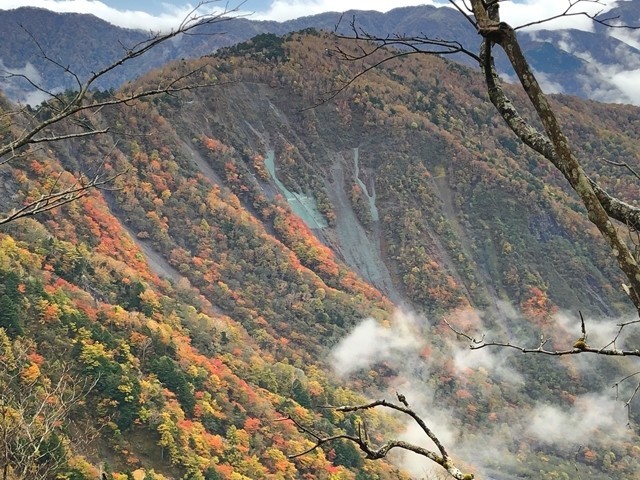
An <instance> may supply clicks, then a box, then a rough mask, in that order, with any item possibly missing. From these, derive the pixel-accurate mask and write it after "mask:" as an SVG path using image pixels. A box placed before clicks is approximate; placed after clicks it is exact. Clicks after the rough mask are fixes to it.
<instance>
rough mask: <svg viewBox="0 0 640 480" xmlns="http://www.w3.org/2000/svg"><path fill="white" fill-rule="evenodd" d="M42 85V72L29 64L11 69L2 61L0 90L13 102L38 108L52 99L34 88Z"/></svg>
mask: <svg viewBox="0 0 640 480" xmlns="http://www.w3.org/2000/svg"><path fill="white" fill-rule="evenodd" d="M27 78H28V79H29V82H31V83H32V84H33V85H40V84H41V83H42V76H41V75H40V72H38V70H37V69H36V68H35V67H34V66H33V65H32V64H31V63H29V62H27V64H26V65H25V66H24V67H22V68H9V67H7V66H6V65H5V64H4V62H3V61H2V59H0V90H2V91H3V92H4V93H5V94H6V95H7V96H8V97H9V98H11V99H12V100H13V101H15V102H18V103H20V104H22V105H31V106H36V105H39V104H40V103H42V102H44V101H45V100H48V99H49V98H51V95H49V94H48V93H46V92H43V91H42V90H38V89H36V88H33V86H32V85H30V84H29V82H27V80H26V79H27ZM60 90H61V89H53V90H52V91H51V92H50V93H53V94H56V93H59V92H60Z"/></svg>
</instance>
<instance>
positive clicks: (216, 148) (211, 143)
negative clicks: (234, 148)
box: [202, 135, 229, 153]
mask: <svg viewBox="0 0 640 480" xmlns="http://www.w3.org/2000/svg"><path fill="white" fill-rule="evenodd" d="M202 144H203V145H204V146H205V147H207V148H208V149H209V150H211V151H212V152H220V153H226V152H227V151H228V150H229V147H227V146H226V145H225V144H224V143H222V142H221V141H220V140H216V139H215V138H209V137H207V136H206V135H203V136H202Z"/></svg>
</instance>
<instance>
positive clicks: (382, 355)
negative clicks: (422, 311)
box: [331, 311, 424, 376]
mask: <svg viewBox="0 0 640 480" xmlns="http://www.w3.org/2000/svg"><path fill="white" fill-rule="evenodd" d="M423 345H424V341H423V340H422V339H421V337H420V335H419V331H418V324H417V321H416V319H415V317H413V316H412V315H409V314H405V313H402V312H400V311H398V312H396V313H395V314H394V316H393V319H392V322H391V324H390V325H389V326H383V325H381V324H379V323H378V322H377V321H376V320H375V319H373V318H368V319H366V320H364V321H363V322H362V323H360V324H359V325H358V326H357V327H356V328H354V329H353V331H352V332H351V333H350V334H349V335H348V336H347V337H346V338H344V339H343V340H342V341H341V342H340V343H339V344H338V345H337V346H336V347H335V348H334V349H333V351H332V352H331V359H332V363H333V367H334V370H335V371H336V373H338V374H339V375H340V376H344V375H349V374H350V373H353V372H355V371H358V370H362V369H365V368H369V367H371V366H373V365H374V364H375V363H378V362H388V361H391V362H392V363H394V364H400V365H403V364H404V363H405V360H406V359H407V358H413V357H414V356H417V355H416V353H417V352H418V351H419V349H420V348H421V347H422V346H423Z"/></svg>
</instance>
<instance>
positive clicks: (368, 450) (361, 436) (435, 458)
mask: <svg viewBox="0 0 640 480" xmlns="http://www.w3.org/2000/svg"><path fill="white" fill-rule="evenodd" d="M397 395H398V397H399V398H402V399H404V402H403V405H397V404H395V403H392V402H389V401H387V400H384V399H383V400H376V401H373V402H370V403H366V404H363V405H343V406H339V407H324V408H328V409H332V410H334V411H336V412H344V413H354V412H363V411H366V410H371V409H373V408H376V407H385V408H389V409H391V410H395V411H398V412H400V413H402V414H404V415H407V416H409V417H411V418H412V419H413V421H415V422H416V423H417V424H418V426H420V428H421V430H422V431H423V432H424V433H425V435H426V436H427V437H428V438H429V439H430V440H431V441H432V442H433V443H434V444H435V446H436V449H437V451H435V450H429V449H427V448H424V447H420V446H418V445H414V444H412V443H408V442H405V441H403V440H388V441H386V442H385V443H383V444H382V445H380V446H375V445H373V444H372V443H371V441H370V438H369V435H368V433H367V430H366V428H359V429H358V435H357V436H356V435H349V434H344V433H341V434H336V435H326V434H323V433H319V432H316V431H315V430H314V429H312V428H311V427H307V426H305V425H303V424H302V423H300V422H299V421H298V420H296V419H295V418H293V417H290V416H289V417H285V418H283V419H281V420H290V421H291V422H293V424H294V425H295V426H296V427H297V428H298V430H300V431H301V432H303V433H305V434H307V435H308V436H310V437H312V438H313V442H314V443H313V445H312V446H311V447H309V448H307V449H306V450H304V451H302V452H299V453H296V454H293V455H289V458H292V459H293V458H298V457H301V456H303V455H307V454H309V453H311V452H313V451H314V450H316V449H318V448H320V447H322V446H323V445H326V444H331V443H332V442H335V441H338V440H347V441H350V442H353V443H354V444H356V445H357V446H358V447H359V448H360V450H361V451H362V452H363V453H364V454H365V458H367V459H368V460H378V459H381V458H384V457H386V456H387V454H388V453H389V452H390V451H391V450H392V449H394V448H398V449H401V450H406V451H409V452H413V453H416V454H418V455H420V456H422V457H425V458H427V459H429V460H431V461H432V462H434V463H437V464H438V465H440V466H441V467H442V468H444V469H445V470H446V471H447V472H448V473H449V475H451V476H452V477H453V478H456V479H458V480H472V479H473V478H474V475H473V474H471V473H463V472H462V471H461V470H460V469H459V468H458V467H456V465H455V464H454V463H453V460H452V459H451V457H450V456H449V454H448V453H447V450H446V449H445V447H444V445H443V444H442V442H440V439H439V438H438V437H437V436H436V434H435V433H434V432H433V431H432V430H431V429H430V428H429V427H428V426H427V424H426V422H425V421H424V420H423V419H422V418H421V417H420V416H419V415H418V414H417V413H416V412H415V411H413V410H412V409H411V408H410V407H409V404H408V402H407V401H406V398H405V397H404V395H402V396H401V394H397ZM401 401H402V400H401Z"/></svg>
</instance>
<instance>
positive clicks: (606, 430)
mask: <svg viewBox="0 0 640 480" xmlns="http://www.w3.org/2000/svg"><path fill="white" fill-rule="evenodd" d="M526 424H528V425H529V426H528V428H527V434H529V435H531V436H533V437H535V438H536V439H537V440H538V441H539V442H541V443H544V444H553V445H556V446H558V447H562V446H565V447H575V446H577V445H582V444H584V443H587V442H588V443H591V444H594V443H596V444H597V443H598V438H600V437H601V438H606V439H611V438H621V437H622V436H623V435H625V434H626V432H628V430H627V428H626V424H627V417H626V410H625V409H624V408H622V404H621V403H620V402H618V401H616V400H615V399H613V398H611V395H607V394H597V393H592V394H586V395H582V396H580V397H577V398H576V399H575V401H574V403H573V405H572V406H571V407H558V406H554V405H540V406H537V407H535V408H534V409H533V410H532V411H531V412H530V413H529V414H528V421H527V422H526Z"/></svg>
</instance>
